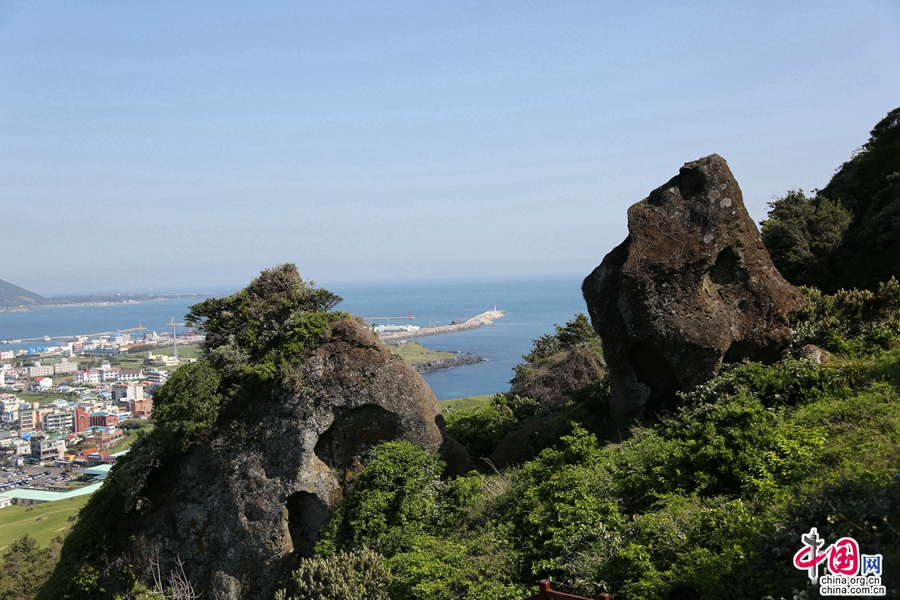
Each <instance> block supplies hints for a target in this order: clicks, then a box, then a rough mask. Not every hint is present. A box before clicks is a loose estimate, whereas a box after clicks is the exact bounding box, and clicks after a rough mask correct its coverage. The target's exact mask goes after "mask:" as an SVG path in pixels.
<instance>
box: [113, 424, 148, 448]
mask: <svg viewBox="0 0 900 600" xmlns="http://www.w3.org/2000/svg"><path fill="white" fill-rule="evenodd" d="M152 429H153V427H152V426H150V427H144V428H143V429H137V430H125V433H124V435H123V436H122V441H121V442H119V443H118V444H116V445H115V446H113V447H112V448H110V449H109V451H110V452H112V453H113V454H115V453H117V452H124V451H125V450H128V449H129V448H131V445H132V444H134V443H135V442H136V441H137V439H138V431H143V432H145V433H150V431H151V430H152Z"/></svg>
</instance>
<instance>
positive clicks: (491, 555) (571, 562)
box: [286, 280, 900, 600]
mask: <svg viewBox="0 0 900 600" xmlns="http://www.w3.org/2000/svg"><path fill="white" fill-rule="evenodd" d="M849 315H856V317H854V318H849ZM898 317H900V284H898V283H897V281H896V280H893V281H891V282H889V283H888V284H885V285H883V286H881V289H880V291H879V292H878V293H870V292H845V293H841V294H837V295H832V296H829V295H823V294H821V293H818V292H816V291H815V290H807V305H806V307H805V308H804V309H803V310H801V311H800V312H799V313H797V314H795V315H794V324H795V326H796V328H797V331H798V337H797V339H796V340H795V347H796V348H795V349H799V348H800V347H802V346H803V345H806V344H807V343H811V342H818V343H820V344H821V347H822V348H824V349H825V350H826V351H827V352H828V353H830V358H828V360H827V361H826V362H825V363H824V364H823V365H817V364H815V363H814V362H813V361H811V360H796V359H794V358H790V357H786V358H785V359H784V360H782V361H781V362H778V363H777V364H774V365H772V366H763V365H760V364H753V363H745V364H741V365H736V366H732V367H730V368H729V369H727V370H726V371H725V372H723V373H722V374H721V375H719V376H718V377H717V378H715V379H714V380H712V381H710V382H709V383H708V384H706V385H704V386H701V387H700V388H698V389H696V390H695V391H693V392H691V393H689V394H685V395H683V396H682V404H683V406H682V407H681V408H680V409H679V410H678V411H677V412H675V413H672V414H667V415H665V416H662V417H660V418H658V419H654V420H648V421H645V422H643V423H640V424H636V425H635V426H634V427H633V428H632V430H631V432H630V436H629V437H628V438H627V439H624V440H620V439H618V437H615V438H613V437H612V436H611V433H610V431H608V430H607V428H606V421H605V419H604V415H603V403H602V402H601V401H597V402H593V403H591V402H578V401H574V400H573V401H572V402H571V403H570V404H569V405H568V406H567V407H566V409H564V410H563V409H562V408H560V410H559V411H558V413H559V414H560V415H561V416H559V417H558V418H557V420H556V421H555V422H554V423H553V425H552V429H553V430H554V432H555V433H556V434H557V435H555V436H554V437H552V438H551V437H549V436H547V435H535V436H534V437H533V439H532V440H531V441H532V444H533V445H534V448H533V454H534V456H533V457H532V458H531V459H530V460H527V461H525V462H524V463H522V464H521V465H518V466H512V467H508V468H506V469H505V470H503V471H501V472H492V473H474V472H473V473H470V474H469V475H468V476H466V477H460V478H457V479H453V480H442V479H441V477H440V473H441V464H440V462H439V461H438V460H437V459H436V458H435V457H433V456H431V455H429V454H428V453H426V452H424V451H421V450H419V449H417V448H415V447H413V446H411V445H409V444H406V443H390V444H385V445H383V446H381V447H379V448H378V449H377V450H376V451H375V452H373V454H372V459H371V461H370V462H369V463H368V465H367V466H366V468H365V470H364V471H363V472H362V473H361V474H360V475H359V477H358V479H357V480H356V482H355V487H354V488H353V491H352V493H351V494H350V495H349V497H348V498H347V499H346V500H345V501H344V503H343V504H342V505H341V506H340V508H339V509H338V510H337V512H336V513H335V515H334V517H333V519H332V521H331V524H330V525H329V527H328V529H327V531H326V532H325V535H324V537H323V539H322V541H321V542H320V543H319V546H318V553H317V557H315V558H313V559H309V560H308V561H306V562H305V563H304V566H303V568H302V569H301V570H300V571H298V572H297V574H296V576H295V578H294V579H295V580H294V581H293V582H291V584H290V586H289V587H288V589H287V590H286V596H287V597H288V598H291V597H293V598H298V599H299V598H303V599H306V598H315V597H319V596H316V595H315V593H318V592H315V593H314V592H311V591H309V590H317V589H318V590H320V589H321V588H316V587H315V586H313V585H312V584H311V583H310V581H319V582H320V583H321V582H322V581H329V582H330V584H329V585H332V584H333V585H336V581H335V580H341V581H343V580H345V579H348V578H349V579H353V580H354V581H362V580H363V578H364V576H371V573H372V572H374V571H371V570H365V571H364V570H358V571H356V572H353V569H354V568H358V567H354V566H353V565H355V564H357V563H356V562H354V561H358V560H361V558H351V557H367V558H366V560H367V561H368V562H367V564H377V565H378V569H377V572H378V573H380V574H381V575H379V576H378V577H375V579H373V580H370V581H369V582H368V584H367V585H369V586H370V587H369V588H366V589H369V590H371V592H370V593H372V594H376V593H387V595H386V596H383V597H390V598H394V599H422V600H424V599H429V600H433V599H442V598H446V599H450V598H469V599H501V598H508V599H510V600H513V599H521V598H525V597H527V596H528V595H530V594H533V593H534V589H535V588H534V585H535V584H536V582H537V580H539V579H541V578H545V577H548V578H551V579H554V580H556V581H557V582H558V585H556V586H555V588H557V589H563V590H565V591H568V592H570V593H576V594H581V595H586V596H595V595H596V594H598V593H599V592H602V591H607V592H611V593H612V594H613V598H615V599H616V600H625V599H635V600H637V599H646V598H666V597H667V593H668V591H669V590H670V589H671V588H672V587H673V586H674V585H675V584H677V583H683V584H687V585H689V586H692V587H694V588H696V589H697V590H699V591H700V593H701V594H702V597H703V598H709V599H713V598H763V597H765V596H767V595H772V596H773V597H775V598H779V597H782V598H791V597H792V594H793V593H794V590H805V589H807V588H808V587H809V585H808V584H809V580H808V578H807V575H806V573H805V572H801V571H799V570H797V569H795V568H794V567H793V566H792V565H791V558H792V556H793V554H794V553H795V552H796V551H797V550H798V549H799V547H800V536H801V534H803V533H806V532H808V531H809V529H810V527H813V526H815V527H818V529H819V533H820V535H822V536H823V537H824V538H826V539H827V540H829V541H835V540H837V539H838V538H840V537H842V536H851V537H854V538H855V539H856V540H857V541H858V542H859V544H860V548H861V551H862V552H865V553H869V554H875V553H880V554H882V555H883V556H884V561H885V573H884V581H886V582H892V581H893V582H896V581H898V579H897V578H898V576H900V570H898V563H900V479H898V469H897V467H898V464H900V401H898V400H900V388H898V386H900V347H898V342H900V320H898ZM566 329H567V328H565V327H563V328H559V329H558V332H557V336H555V337H556V340H553V341H551V340H549V339H548V338H541V339H540V340H536V345H535V351H538V350H539V349H540V348H542V347H545V346H546V345H547V344H548V342H549V343H550V345H552V344H554V343H558V342H560V340H559V338H560V337H563V339H565V332H566ZM560 334H563V335H562V336H560ZM603 386H604V384H603V383H602V382H601V383H597V384H591V385H590V386H588V387H589V389H590V390H591V391H590V394H591V395H593V396H595V397H597V398H602V395H603V394H602V387H603ZM570 395H572V397H573V398H576V397H578V394H577V393H576V394H570ZM523 403H525V401H524V400H522V399H518V400H516V401H513V402H511V401H510V398H507V397H505V396H498V397H495V398H494V399H493V400H492V402H491V404H490V407H489V408H485V407H480V408H477V409H475V410H474V411H470V412H468V413H465V412H460V413H457V414H456V415H453V416H452V417H451V418H449V419H448V423H449V430H450V431H451V433H453V434H454V435H457V436H458V439H461V440H465V442H466V443H467V445H468V446H469V448H470V450H471V451H472V452H473V455H474V456H485V455H486V454H487V453H489V452H490V451H491V449H492V448H491V445H493V444H496V441H497V440H498V439H499V438H502V436H503V434H504V433H505V432H506V431H508V429H509V422H510V420H515V419H516V410H517V407H521V405H522V404H523ZM530 406H531V408H532V409H534V411H533V413H532V414H535V413H536V412H538V411H540V410H543V409H544V408H546V407H542V406H541V404H540V403H539V402H537V401H534V402H532V403H530ZM476 425H477V431H475V428H476ZM492 434H494V435H492ZM485 440H490V441H485ZM338 567H341V568H338ZM366 569H369V567H367V568H366ZM348 570H349V572H348ZM329 573H330V575H329ZM367 574H368V575H367ZM323 578H324V579H323ZM378 590H382V592H378ZM384 590H387V591H386V592H384ZM807 592H808V593H812V590H807ZM338 597H342V598H343V597H347V598H350V597H354V598H355V597H360V598H362V597H368V596H365V595H360V596H352V595H348V596H338ZM371 597H379V596H377V595H373V596H371Z"/></svg>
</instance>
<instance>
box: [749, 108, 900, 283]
mask: <svg viewBox="0 0 900 600" xmlns="http://www.w3.org/2000/svg"><path fill="white" fill-rule="evenodd" d="M870 135H871V137H870V138H869V141H868V142H866V144H864V145H863V146H862V148H859V149H858V150H856V151H855V152H854V153H853V157H852V158H851V159H850V160H848V161H847V162H845V163H844V164H843V165H841V166H840V168H838V170H837V172H836V173H835V174H834V176H833V177H832V178H831V181H830V182H828V185H826V186H825V187H824V188H822V189H821V190H819V191H815V190H814V193H813V194H810V196H809V197H807V196H806V195H805V194H804V193H803V191H802V190H792V191H790V192H788V193H787V195H785V197H784V198H780V199H778V200H776V201H774V202H772V203H770V207H771V210H770V211H769V214H768V219H766V220H765V221H763V222H762V237H763V242H765V244H766V248H768V249H769V253H770V254H771V255H772V261H773V262H774V263H775V266H776V267H778V270H779V271H780V272H781V274H782V275H784V277H785V278H786V279H787V280H788V281H790V282H791V283H793V284H794V285H811V286H815V287H817V288H819V289H820V290H822V291H823V292H828V293H833V292H835V291H837V290H839V289H841V288H844V289H850V288H864V289H868V290H873V291H874V290H875V289H876V288H877V287H878V284H879V283H880V282H882V281H887V280H888V279H890V278H891V277H900V108H895V109H894V110H892V111H891V112H890V113H888V114H887V116H886V117H885V118H884V119H882V120H881V121H880V122H879V123H878V124H877V125H875V127H874V128H873V129H872V131H871V134H870Z"/></svg>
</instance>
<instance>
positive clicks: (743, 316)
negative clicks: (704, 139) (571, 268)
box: [582, 154, 802, 426]
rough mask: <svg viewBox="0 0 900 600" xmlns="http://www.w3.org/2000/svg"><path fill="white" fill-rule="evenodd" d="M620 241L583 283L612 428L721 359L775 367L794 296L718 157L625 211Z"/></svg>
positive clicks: (691, 166)
mask: <svg viewBox="0 0 900 600" xmlns="http://www.w3.org/2000/svg"><path fill="white" fill-rule="evenodd" d="M628 231H629V235H628V237H627V238H626V239H625V241H624V242H622V243H621V244H620V245H619V246H618V247H616V248H615V249H613V250H612V251H611V252H610V253H609V254H607V255H606V257H605V258H604V259H603V262H602V263H601V264H600V266H599V267H597V268H596V269H595V270H594V271H593V273H591V274H590V275H589V276H588V277H587V278H586V279H585V280H584V284H583V286H582V291H583V293H584V298H585V300H586V302H587V305H588V311H589V313H590V316H591V322H592V324H593V325H594V328H595V329H596V331H597V333H599V334H600V337H601V339H602V344H603V353H604V357H605V359H606V362H607V365H608V368H609V374H610V380H611V386H612V398H611V401H610V412H611V416H612V417H613V420H614V421H615V422H616V423H617V424H618V425H619V426H623V425H625V424H627V422H628V421H629V420H631V419H633V418H635V417H637V416H639V415H641V414H642V413H644V412H645V411H657V410H660V409H664V408H669V407H671V406H672V405H673V403H674V400H675V394H676V392H678V391H686V390H690V389H692V388H693V387H695V386H696V385H698V384H700V383H702V382H704V381H707V380H709V379H710V378H712V377H713V376H714V375H715V374H716V373H717V372H718V370H719V368H720V367H721V365H722V363H723V361H724V362H734V361H741V360H743V359H750V360H754V361H763V362H768V361H772V360H774V359H775V358H776V357H778V356H779V354H780V353H781V352H782V351H783V350H784V348H785V347H786V346H787V345H788V343H789V342H790V340H791V329H790V327H789V324H788V320H787V314H788V313H789V312H790V311H792V310H796V309H798V308H799V307H800V305H801V302H802V296H801V293H800V292H799V291H798V290H797V289H796V288H794V287H792V286H791V285H790V284H788V283H787V282H786V281H785V280H784V279H783V278H782V277H781V275H780V274H779V273H778V271H777V270H776V269H775V267H774V266H773V264H772V260H771V259H770V258H769V254H768V252H767V251H766V249H765V247H764V246H763V243H762V240H761V239H760V235H759V231H758V230H757V228H756V225H755V224H754V222H753V220H752V219H751V218H750V216H749V215H748V214H747V211H746V209H745V208H744V203H743V197H742V195H741V190H740V188H739V187H738V184H737V182H736V181H735V180H734V177H733V176H732V174H731V171H730V170H729V168H728V164H727V163H726V162H725V160H724V159H723V158H722V157H720V156H718V155H715V154H713V155H711V156H707V157H706V158H702V159H700V160H697V161H694V162H690V163H687V164H685V165H684V166H683V167H682V168H681V171H680V173H679V174H678V175H677V176H676V177H673V178H672V179H671V180H670V181H669V182H668V183H666V184H665V185H663V186H661V187H659V188H657V189H655V190H653V192H651V193H650V196H649V197H648V198H645V199H644V200H642V201H640V202H638V203H637V204H634V205H633V206H631V208H629V209H628Z"/></svg>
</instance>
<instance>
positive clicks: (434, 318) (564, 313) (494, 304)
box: [0, 275, 586, 400]
mask: <svg viewBox="0 0 900 600" xmlns="http://www.w3.org/2000/svg"><path fill="white" fill-rule="evenodd" d="M583 278H584V276H583V275H548V276H531V277H492V278H484V277H482V278H465V279H463V278H459V279H444V280H410V281H382V282H374V281H373V282H335V283H331V284H328V283H321V282H320V284H319V287H325V288H327V289H328V290H330V291H331V292H333V293H335V294H337V295H339V296H341V297H342V298H343V299H344V300H343V302H341V304H339V305H338V306H337V309H338V310H345V311H348V312H351V313H353V314H356V315H360V316H363V317H366V318H376V317H392V318H391V319H388V320H383V319H380V320H377V321H373V322H375V323H379V324H394V325H410V324H411V325H418V326H419V327H428V326H429V325H431V324H437V325H448V324H450V323H451V322H452V321H454V320H455V319H461V320H463V321H465V320H466V319H469V318H471V317H474V316H475V315H477V314H480V313H483V312H485V311H488V310H493V309H494V308H496V309H497V310H502V311H504V312H505V314H504V316H503V318H502V319H500V320H498V321H495V322H494V323H492V324H491V325H487V326H485V327H481V328H478V329H470V330H467V331H460V332H456V333H449V334H443V335H436V336H423V337H417V338H411V339H413V340H414V341H416V342H418V343H420V344H422V345H423V346H426V347H427V348H431V349H433V350H440V351H449V352H468V353H471V354H474V355H477V356H481V357H484V358H486V359H487V361H485V362H481V363H477V364H474V365H466V366H460V367H454V368H451V369H442V370H439V371H433V372H430V373H425V374H424V375H423V377H424V378H425V381H426V382H427V383H428V385H430V386H431V389H432V390H433V391H434V394H435V396H436V397H437V398H438V400H447V399H452V398H461V397H465V396H480V395H487V394H494V393H497V392H505V391H507V390H508V389H509V381H510V379H512V377H513V374H514V373H513V370H512V369H513V367H515V366H516V365H517V364H519V363H521V362H523V361H522V355H523V354H526V353H528V352H529V351H530V350H531V348H532V342H533V340H534V339H536V338H538V337H540V336H542V335H544V334H547V333H553V332H554V325H557V324H558V325H563V324H564V323H565V322H567V321H569V320H571V319H572V318H574V317H575V315H577V314H578V313H582V312H586V307H585V303H584V300H583V298H582V296H581V282H582V280H583ZM231 291H234V290H227V291H226V290H220V291H217V293H216V294H215V295H224V294H226V293H228V292H231ZM211 295H212V294H211ZM198 301H199V300H197V299H192V300H162V301H153V302H141V303H137V304H116V305H105V306H65V307H51V308H38V309H33V310H29V311H24V312H2V313H0V340H8V339H28V338H42V337H43V336H51V337H56V336H73V335H78V334H92V333H99V332H106V331H116V330H120V329H132V328H135V327H138V326H141V327H144V328H146V329H145V330H144V332H150V331H157V332H159V333H162V332H166V331H169V332H171V331H172V329H171V327H168V326H167V325H168V323H169V322H170V321H171V320H172V319H174V321H175V322H176V323H178V322H183V321H184V315H185V314H187V312H188V307H189V306H190V305H192V304H194V303H196V302H198ZM410 315H411V316H412V317H413V318H412V319H410V318H409V317H410ZM397 317H403V318H397ZM53 343H54V342H52V341H51V342H30V343H19V344H0V350H15V349H20V348H27V347H36V346H51V345H53ZM57 343H58V342H57Z"/></svg>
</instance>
